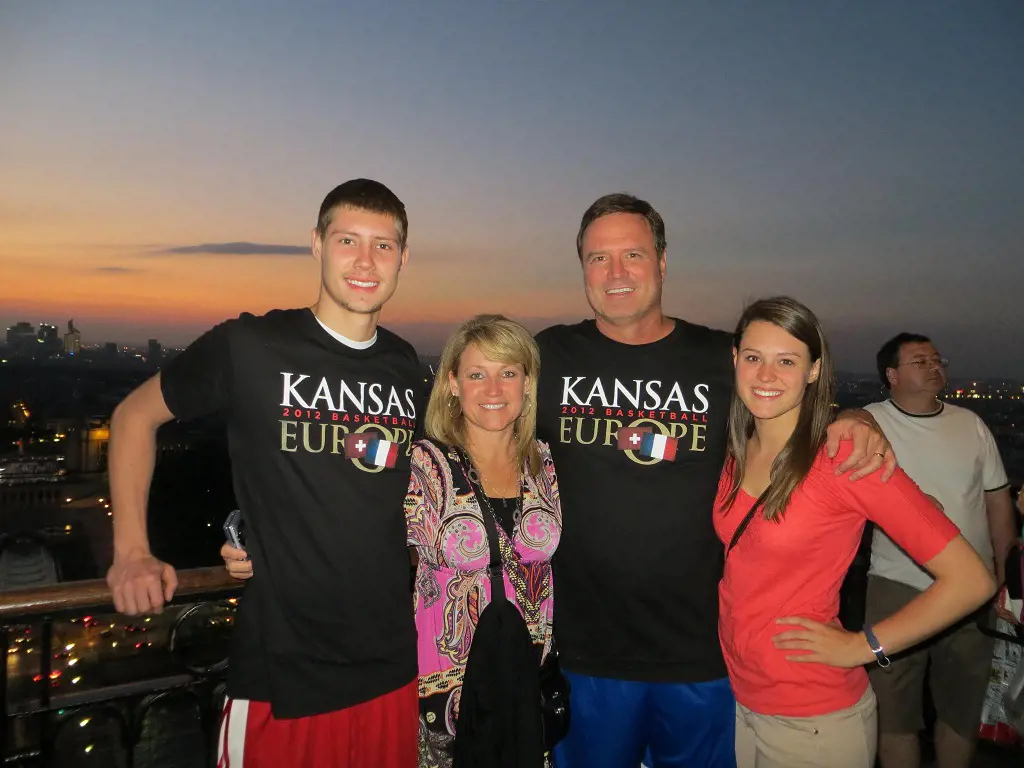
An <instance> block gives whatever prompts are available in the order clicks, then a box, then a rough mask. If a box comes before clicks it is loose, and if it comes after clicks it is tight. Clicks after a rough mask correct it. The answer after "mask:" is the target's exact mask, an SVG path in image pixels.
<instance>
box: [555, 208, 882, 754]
mask: <svg viewBox="0 0 1024 768" xmlns="http://www.w3.org/2000/svg"><path fill="white" fill-rule="evenodd" d="M576 246H577V252H578V255H579V258H580V262H581V266H582V267H583V277H584V283H585V287H586V294H587V300H588V302H589V303H590V306H591V307H592V309H593V310H594V315H595V319H594V320H588V321H585V322H582V323H578V324H576V325H571V326H566V325H561V326H555V327H553V328H548V329H547V330H545V331H543V332H541V333H540V334H539V335H538V336H537V342H538V344H539V345H540V350H541V361H542V366H541V376H540V382H539V391H538V416H537V427H538V433H539V434H540V435H541V437H542V438H543V439H544V440H547V441H548V442H549V443H550V446H551V453H552V456H553V458H554V461H555V467H556V470H557V472H558V479H559V484H560V487H561V488H560V490H561V501H562V510H563V530H562V543H561V545H560V546H559V549H558V553H557V554H556V555H555V558H554V568H555V579H554V583H555V585H556V599H555V628H556V629H555V632H556V642H557V645H558V649H559V655H560V659H561V662H562V665H563V668H564V669H565V670H566V673H567V675H568V676H569V678H570V681H571V683H572V689H571V694H570V696H571V711H572V723H571V726H570V731H569V734H568V736H567V737H566V738H565V740H564V741H562V742H561V743H560V744H559V745H558V747H556V757H557V765H558V766H559V768H636V766H637V764H638V763H639V762H640V760H641V758H644V761H645V764H646V765H648V766H651V768H683V766H685V767H686V768H703V767H707V768H711V767H712V766H713V767H714V768H725V767H726V766H729V767H730V768H732V766H735V751H734V726H735V702H734V700H733V696H732V691H731V689H730V687H729V681H728V679H727V677H726V669H725V664H724V662H723V659H722V653H721V648H720V646H719V641H718V582H719V579H720V578H721V575H722V563H723V553H722V545H721V543H720V542H719V541H718V539H717V537H716V535H715V532H714V529H713V528H712V507H713V504H714V499H715V492H716V489H717V486H718V479H719V474H720V472H721V469H722V465H723V462H724V459H725V453H726V447H727V433H726V421H727V418H728V411H729V403H730V400H731V398H732V391H733V366H732V359H731V357H732V356H731V348H732V340H731V336H730V334H727V333H724V332H722V331H715V330H711V329H709V328H705V327H703V326H699V325H694V324H692V323H687V322H685V321H683V320H678V319H675V318H671V317H666V316H665V314H664V313H663V312H662V306H661V292H662V285H663V282H664V278H665V272H666V267H667V263H666V255H665V254H666V243H665V224H664V222H663V221H662V218H661V216H660V215H659V214H658V213H657V211H655V210H654V208H653V207H651V205H650V204H649V203H647V202H645V201H643V200H638V199H637V198H635V197H632V196H630V195H608V196H606V197H602V198H601V199H599V200H598V201H597V202H595V203H594V204H593V205H592V206H591V207H590V209H588V210H587V212H586V213H585V214H584V216H583V221H582V223H581V225H580V230H579V235H578V237H577V242H576ZM864 422H867V423H864ZM840 437H842V438H846V437H852V438H853V439H854V445H855V450H854V456H853V457H851V461H850V462H847V464H846V465H845V466H844V467H843V468H842V469H843V470H844V471H846V470H848V469H849V468H851V467H853V466H854V465H856V469H857V472H856V474H855V475H854V476H860V475H863V474H867V473H868V472H870V471H874V470H875V469H877V468H879V467H880V466H881V465H882V463H883V459H886V454H888V444H887V443H886V442H885V439H884V437H883V436H882V435H881V433H880V432H879V431H878V430H877V429H875V428H874V427H873V426H872V420H871V419H870V418H865V417H864V416H863V415H861V414H851V416H850V417H849V418H844V419H842V420H841V421H837V423H836V424H834V425H833V426H832V428H831V430H830V440H829V444H830V448H831V449H832V451H833V452H834V450H835V449H836V448H837V447H838V439H839V438H840ZM886 463H887V464H888V465H889V469H888V471H889V472H890V474H891V471H893V470H894V468H895V462H894V460H893V459H891V458H890V459H887V460H886Z"/></svg>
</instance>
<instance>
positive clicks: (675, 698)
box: [555, 672, 736, 768]
mask: <svg viewBox="0 0 1024 768" xmlns="http://www.w3.org/2000/svg"><path fill="white" fill-rule="evenodd" d="M565 675H566V677H568V678H569V683H570V684H571V685H572V689H571V692H570V694H569V704H570V708H571V712H572V715H571V720H570V725H569V733H568V735H567V736H566V737H565V738H564V739H563V740H562V741H561V742H560V743H559V744H558V746H557V747H555V768H638V766H639V765H640V761H641V760H643V764H644V765H645V766H647V768H736V700H735V699H734V698H733V695H732V688H731V687H730V686H729V679H728V678H722V679H720V680H712V681H710V682H707V683H637V682H631V681H628V680H611V679H608V678H603V677H588V676H587V675H577V674H575V673H573V672H566V673H565Z"/></svg>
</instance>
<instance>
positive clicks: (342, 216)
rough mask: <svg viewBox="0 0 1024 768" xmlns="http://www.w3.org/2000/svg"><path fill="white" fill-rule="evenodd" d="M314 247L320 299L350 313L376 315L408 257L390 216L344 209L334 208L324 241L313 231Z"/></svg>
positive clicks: (392, 288) (355, 209)
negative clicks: (318, 269)
mask: <svg viewBox="0 0 1024 768" xmlns="http://www.w3.org/2000/svg"><path fill="white" fill-rule="evenodd" d="M312 247H313V256H314V258H316V260H317V261H318V262H320V277H321V295H322V296H326V297H328V298H329V299H330V301H331V302H332V303H333V304H335V305H336V306H337V307H338V308H339V309H341V310H344V311H347V312H350V313H354V314H374V313H377V312H379V311H380V308H381V307H382V306H384V303H385V302H386V301H387V300H388V299H390V298H391V296H392V294H393V293H394V292H395V288H396V287H397V286H398V273H399V271H400V270H401V268H402V266H404V264H405V260H406V258H407V257H408V250H407V249H406V248H403V247H402V242H401V233H400V231H399V228H398V225H397V224H396V222H395V219H394V218H393V217H392V216H390V215H388V214H385V213H373V212H371V211H366V210H363V209H360V208H353V207H350V206H345V205H342V206H338V207H337V208H335V209H334V212H333V214H332V216H331V223H330V224H329V225H328V227H327V229H326V231H325V233H324V235H323V237H322V238H321V237H320V235H319V233H318V232H317V230H315V229H314V230H313V243H312Z"/></svg>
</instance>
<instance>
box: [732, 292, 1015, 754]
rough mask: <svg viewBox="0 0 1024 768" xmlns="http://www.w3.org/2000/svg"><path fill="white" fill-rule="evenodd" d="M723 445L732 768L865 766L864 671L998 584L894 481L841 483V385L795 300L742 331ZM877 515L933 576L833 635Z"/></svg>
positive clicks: (765, 307) (903, 481)
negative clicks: (918, 590)
mask: <svg viewBox="0 0 1024 768" xmlns="http://www.w3.org/2000/svg"><path fill="white" fill-rule="evenodd" d="M733 355H734V360H735V366H736V390H735V394H734V395H733V403H732V409H731V412H730V438H729V440H730V450H729V457H728V459H727V462H726V466H725V469H724V471H723V474H722V480H721V483H720V485H719V490H718V497H717V499H716V503H715V515H714V521H715V528H716V530H717V532H718V535H719V537H720V538H721V540H722V542H723V543H724V544H725V546H726V550H727V551H726V561H725V574H724V576H723V578H722V581H721V584H720V587H719V600H720V620H719V635H720V638H721V642H722V649H723V651H724V653H725V660H726V663H727V665H728V668H729V678H730V681H731V683H732V686H733V690H734V692H735V694H736V702H737V705H736V762H737V765H738V768H755V767H756V768H776V767H777V768H799V767H800V766H808V768H811V767H812V766H813V768H823V767H829V768H831V767H835V768H872V766H874V763H875V751H876V745H877V732H876V709H875V698H874V694H873V693H872V691H871V688H870V686H869V685H868V676H867V673H866V671H865V670H864V665H866V664H870V663H879V664H882V665H883V666H884V665H886V664H888V655H891V654H894V653H898V652H899V651H902V650H904V649H905V648H908V647H910V646H912V645H914V644H915V643H918V642H920V641H921V640H923V639H925V638H926V637H929V636H930V635H932V634H935V633H936V632H938V631H940V630H942V629H943V628H945V627H946V626H948V625H949V624H951V623H953V622H954V621H956V620H957V619H959V618H960V617H962V616H964V615H966V614H967V613H969V612H970V611H971V610H973V609H974V608H976V607H978V606H979V605H981V604H982V603H983V602H984V601H985V600H987V599H988V598H989V597H990V596H991V595H992V593H993V591H994V589H995V585H994V583H993V580H992V577H991V575H990V574H989V572H988V570H987V569H986V568H985V566H984V564H983V563H982V562H981V559H980V558H979V557H978V555H977V554H976V553H975V552H974V550H973V549H972V548H971V546H970V544H968V543H967V541H966V540H965V539H964V538H963V537H962V536H961V535H960V533H959V531H958V530H957V528H956V526H955V525H953V523H951V522H950V521H949V520H948V519H947V518H946V516H945V515H944V514H943V513H942V511H941V510H940V509H939V508H938V507H937V506H936V505H935V503H934V502H933V501H932V500H931V499H929V497H927V496H926V495H925V494H924V493H922V492H921V490H920V489H919V488H918V487H917V486H916V485H915V484H914V482H913V481H912V480H910V478H909V477H907V475H906V474H905V473H904V472H903V471H902V470H900V471H897V473H896V474H895V475H894V476H893V477H892V478H891V479H890V480H889V481H888V482H886V483H883V482H882V481H881V480H880V479H879V475H878V474H873V475H869V476H867V477H864V478H862V479H860V480H857V481H856V482H851V481H850V480H849V478H848V477H845V476H837V475H836V474H835V468H836V467H837V466H838V465H839V464H840V463H841V462H842V461H843V460H844V459H845V458H846V453H848V452H849V448H848V447H847V449H846V451H845V452H844V451H843V450H842V449H841V450H840V454H839V455H837V456H836V457H834V458H829V457H828V454H827V453H826V451H825V448H824V444H825V430H826V427H827V426H828V424H829V422H830V420H831V418H832V401H833V396H834V394H835V380H834V373H833V367H832V361H831V359H830V356H829V349H828V344H827V343H826V340H825V334H824V332H823V331H822V329H821V326H820V324H819V323H818V320H817V318H815V316H814V315H813V313H811V311H810V310H809V309H807V307H805V306H803V305H802V304H800V303H799V302H796V301H794V300H792V299H789V298H773V299H763V300H761V301H758V302H756V303H754V304H752V305H751V306H750V307H749V308H748V309H747V310H746V311H745V312H744V313H743V316H742V317H741V318H740V321H739V324H738V325H737V328H736V334H735V341H734V350H733ZM867 520H872V521H874V522H875V523H877V524H878V525H880V526H881V527H882V529H883V530H885V532H886V533H888V534H889V535H890V536H891V537H892V538H893V539H894V540H895V541H896V542H897V543H898V544H899V545H900V546H901V547H903V548H904V549H905V550H906V551H907V552H908V553H909V554H910V555H911V556H912V557H913V558H914V559H915V560H916V561H917V562H919V563H921V564H922V565H924V567H926V568H927V569H928V570H929V571H930V572H931V573H932V574H933V575H934V576H935V583H934V585H933V586H932V587H931V588H929V589H928V590H926V591H925V592H923V593H922V594H921V596H920V597H918V598H917V599H915V600H914V601H913V602H911V603H910V604H908V605H907V606H906V607H905V608H903V609H902V610H900V611H899V612H897V613H895V614H893V615H892V616H890V617H889V618H887V619H886V620H885V621H882V622H879V623H878V624H876V625H875V626H873V627H872V626H865V627H863V628H860V627H851V628H850V629H845V628H843V627H842V626H840V624H839V622H838V620H837V618H836V616H837V613H838V608H839V587H840V585H841V584H842V581H843V578H844V576H845V574H846V571H847V569H848V568H849V565H850V562H851V561H852V560H853V556H854V554H855V552H856V550H857V546H858V544H859V542H860V540H861V534H862V532H863V528H864V524H865V522H866V521H867Z"/></svg>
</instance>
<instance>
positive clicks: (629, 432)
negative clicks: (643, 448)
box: [615, 427, 651, 451]
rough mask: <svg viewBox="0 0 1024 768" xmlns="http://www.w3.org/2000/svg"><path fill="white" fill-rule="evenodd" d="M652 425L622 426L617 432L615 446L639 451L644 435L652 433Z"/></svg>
mask: <svg viewBox="0 0 1024 768" xmlns="http://www.w3.org/2000/svg"><path fill="white" fill-rule="evenodd" d="M650 432H651V428H650V427H638V428H635V429H634V428H633V427H621V428H620V429H619V431H618V432H616V433H615V447H616V448H618V449H619V450H620V451H639V450H640V445H641V444H642V443H643V441H644V435H646V434H650Z"/></svg>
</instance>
